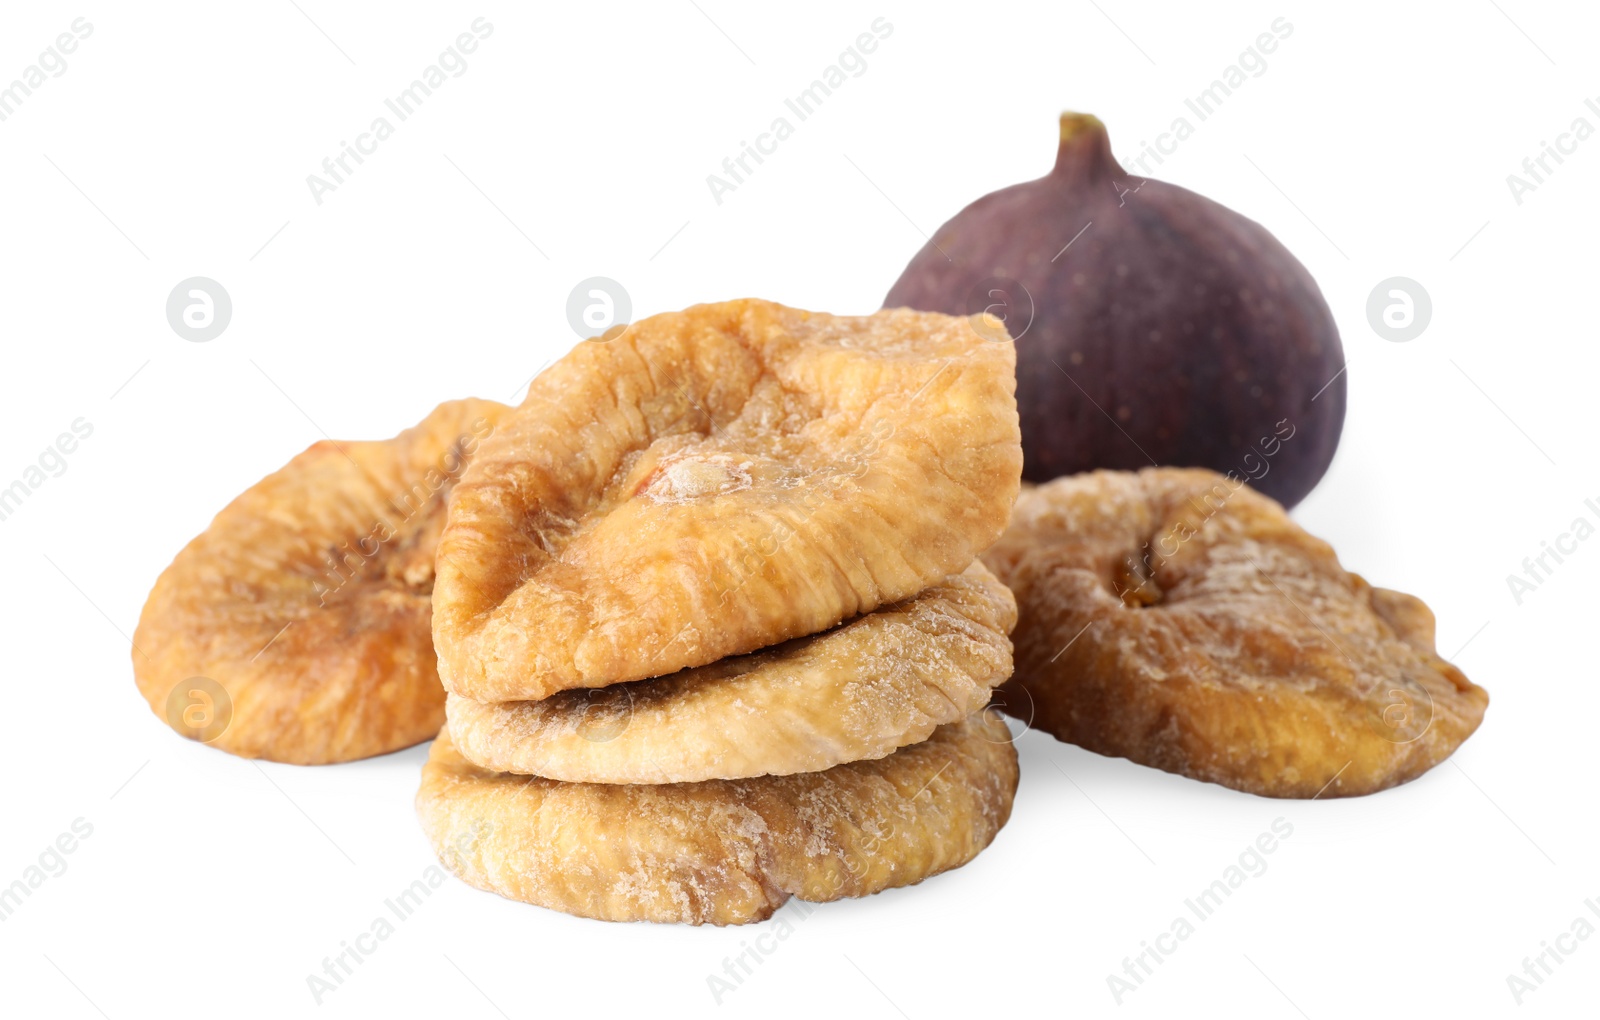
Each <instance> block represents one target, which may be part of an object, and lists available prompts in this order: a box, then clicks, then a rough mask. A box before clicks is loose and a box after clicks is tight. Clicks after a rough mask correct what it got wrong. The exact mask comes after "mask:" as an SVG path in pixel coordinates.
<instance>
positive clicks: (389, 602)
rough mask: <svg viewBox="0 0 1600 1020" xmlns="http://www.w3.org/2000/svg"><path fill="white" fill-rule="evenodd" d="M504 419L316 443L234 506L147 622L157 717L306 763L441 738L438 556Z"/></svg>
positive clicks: (436, 423)
mask: <svg viewBox="0 0 1600 1020" xmlns="http://www.w3.org/2000/svg"><path fill="white" fill-rule="evenodd" d="M508 410H509V408H507V407H505V406H504V405H501V404H496V403H493V402H490V401H485V400H457V401H452V402H449V403H445V404H441V405H439V407H438V408H436V409H435V410H434V411H433V413H432V414H430V415H428V417H427V418H425V419H423V421H422V422H421V424H419V425H417V426H416V427H415V428H412V429H408V430H406V431H405V432H402V433H400V435H398V436H396V437H395V438H393V439H389V440H382V441H376V442H348V443H346V442H334V441H332V440H327V441H323V442H319V443H314V444H313V445H312V446H311V447H310V448H309V449H307V450H306V451H305V452H304V453H301V454H300V455H299V456H297V457H295V458H294V459H293V460H291V461H290V462H289V463H288V464H287V465H285V466H284V467H283V468H282V469H280V470H278V471H276V472H274V473H273V474H271V475H268V476H267V477H266V478H264V479H262V480H261V481H260V482H258V483H256V484H255V485H254V486H252V487H251V488H250V489H248V490H247V491H246V492H245V493H244V494H243V495H241V496H240V497H239V498H237V499H235V500H234V501H233V502H232V503H230V504H228V506H227V507H226V508H225V509H223V511H222V512H221V513H219V514H218V515H217V516H216V519H215V520H213V521H212V522H211V526H210V527H209V528H207V529H206V531H205V532H204V533H203V534H201V535H200V536H199V537H198V538H196V539H195V540H194V541H192V542H190V543H189V544H188V545H187V546H185V547H184V549H183V551H182V552H180V553H178V555H177V558H176V559H174V560H173V562H172V565H171V566H169V567H167V569H166V570H165V571H164V572H163V573H162V574H161V577H160V578H159V579H158V580H157V581H156V584H155V588H154V590H152V591H151V593H150V598H149V600H148V601H147V602H146V603H145V606H144V612H143V613H142V614H141V615H140V618H139V628H138V630H137V631H136V632H135V633H134V652H133V667H134V678H135V679H136V681H137V682H138V685H139V690H140V692H141V693H142V694H143V695H144V697H145V700H146V701H148V702H149V703H150V707H151V708H152V709H154V710H155V712H156V714H157V715H159V716H161V717H162V718H164V719H166V720H167V721H168V724H169V725H171V726H172V728H173V729H175V730H177V731H178V732H179V733H181V734H183V735H184V736H190V737H197V738H199V739H202V740H205V741H206V742H207V743H210V744H212V745H214V746H216V747H220V748H222V749H223V750H225V751H230V752H232V753H233V754H237V755H242V756H243V757H246V758H269V759H271V760H273V761H282V762H292V763H296V764H303V765H312V764H325V763H329V762H340V761H350V760H353V759H356V758H365V757H368V756H370V755H374V754H383V753H385V752H388V751H394V750H397V749H399V748H402V747H408V746H410V745H412V744H415V743H419V742H421V741H424V740H427V739H429V738H430V737H432V736H433V735H434V734H435V733H436V732H438V729H439V727H440V725H442V723H443V721H444V689H443V688H442V687H441V686H440V684H439V678H438V673H437V671H436V669H435V665H434V654H433V641H432V636H431V633H430V617H431V612H430V597H431V594H432V590H433V555H434V547H435V545H436V543H437V541H438V536H439V532H440V530H441V528H442V527H443V524H444V508H445V500H446V498H447V496H448V494H449V490H450V488H451V486H452V485H453V484H454V483H455V482H456V480H457V479H458V478H459V477H460V474H461V471H462V470H463V468H464V467H465V465H466V463H467V461H468V460H469V459H470V458H471V457H472V455H473V454H474V452H475V451H476V450H477V449H479V445H480V444H481V443H482V442H483V440H484V439H486V438H487V437H488V436H489V435H490V434H491V433H492V432H493V430H494V428H495V424H496V422H498V421H499V419H500V417H501V415H502V413H504V412H505V411H508ZM146 656H148V658H146Z"/></svg>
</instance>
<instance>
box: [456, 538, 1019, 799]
mask: <svg viewBox="0 0 1600 1020" xmlns="http://www.w3.org/2000/svg"><path fill="white" fill-rule="evenodd" d="M1015 623H1016V602H1015V601H1013V599H1012V598H1011V592H1010V591H1008V590H1007V589H1006V587H1005V586H1004V585H1002V584H1001V583H1000V582H999V581H997V580H995V577H994V575H993V574H991V573H989V571H988V570H986V569H985V568H984V567H983V565H982V564H981V563H974V564H973V565H972V566H970V567H968V568H967V570H966V571H965V572H964V573H962V574H957V575H955V576H953V577H948V578H945V579H944V580H943V581H940V582H938V583H935V584H933V585H930V586H929V587H927V588H925V589H923V590H922V591H921V592H919V593H918V594H917V595H915V596H913V597H911V598H909V599H906V600H904V601H902V602H898V603H895V604H894V605H890V606H883V607H881V608H879V609H877V610H874V611H873V612H871V613H868V614H867V615H865V616H858V617H856V618H855V619H854V620H851V621H849V622H848V623H843V624H840V625H839V626H838V627H835V628H834V629H832V630H828V631H824V632H822V633H821V634H814V635H812V636H810V637H803V638H795V639H794V640H792V641H788V642H785V643H784V644H781V645H777V646H774V647H772V648H766V649H763V650H761V651H759V652H754V653H752V654H750V655H741V656H734V657H732V658H728V659H723V660H721V661H720V662H713V663H711V664H710V665H707V666H699V667H696V668H694V669H686V670H682V671H680V672H678V673H674V674H672V675H671V676H665V677H659V678H657V679H654V680H637V681H634V682H633V683H628V684H614V685H612V686H610V687H604V688H600V689H598V690H596V689H593V688H591V689H580V690H570V691H561V692H559V693H557V694H553V695H551V696H550V697H548V698H545V699H544V700H543V701H510V702H500V703H497V704H488V705H486V704H482V703H481V702H476V701H468V700H467V699H465V698H459V697H456V696H455V695H453V694H452V695H451V696H450V699H449V703H448V706H447V711H448V714H449V717H450V732H451V736H452V739H453V740H454V741H455V745H456V748H457V750H459V751H460V752H461V755H462V757H464V758H466V759H467V760H468V761H470V762H472V763H473V764H475V765H479V766H481V767H483V768H486V769H491V770H494V771H498V772H517V773H522V774H526V775H538V776H544V777H546V778H548V779H559V780H563V781H565V782H579V783H683V782H700V781H703V780H707V779H744V778H748V777H751V776H761V775H790V774H792V773H795V772H819V771H821V770H823V769H826V768H831V767H832V766H834V765H839V764H841V763H844V762H851V761H860V760H862V759H866V758H882V757H883V756H884V755H886V754H890V753H892V752H893V751H894V750H895V749H896V748H899V747H903V746H905V745H907V744H913V743H916V742H917V741H920V740H926V739H927V738H928V735H929V734H930V733H932V732H933V730H934V727H936V726H939V725H942V724H945V723H953V722H959V721H961V720H962V719H965V718H966V717H967V716H968V715H970V714H971V713H973V712H976V711H978V710H979V709H981V708H983V706H984V705H986V704H988V701H989V691H990V689H991V688H993V687H994V686H995V685H996V684H998V683H1000V682H1001V681H1002V680H1004V679H1005V678H1006V677H1008V676H1010V675H1011V642H1010V641H1009V640H1007V638H1006V634H1007V633H1009V632H1010V630H1011V627H1012V625H1013V624H1015Z"/></svg>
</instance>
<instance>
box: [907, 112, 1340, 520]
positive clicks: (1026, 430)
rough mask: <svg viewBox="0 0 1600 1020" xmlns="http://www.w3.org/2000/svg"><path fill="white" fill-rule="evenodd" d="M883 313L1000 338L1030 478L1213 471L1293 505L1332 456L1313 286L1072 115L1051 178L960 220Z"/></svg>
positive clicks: (1328, 377) (1333, 369) (1327, 370)
mask: <svg viewBox="0 0 1600 1020" xmlns="http://www.w3.org/2000/svg"><path fill="white" fill-rule="evenodd" d="M884 305H885V306H886V307H899V306H907V307H910V308H916V309H920V310H923V311H935V312H945V313H947V314H957V315H970V314H973V313H976V312H980V311H988V312H991V313H993V314H996V315H998V316H999V317H1000V318H1002V319H1003V320H1005V321H1006V323H1007V327H1008V329H1009V330H1010V331H1011V334H1012V337H1013V339H1014V340H1015V342H1016V345H1017V406H1018V411H1019V413H1020V414H1021V418H1022V450H1023V472H1022V473H1023V477H1024V478H1026V479H1028V480H1030V481H1047V480H1049V479H1051V478H1054V477H1056V476H1058V475H1064V474H1071V473H1075V472H1079V471H1087V470H1090V469H1093V468H1118V469H1127V468H1137V467H1145V466H1148V465H1150V464H1162V465H1176V466H1182V467H1204V468H1210V469H1212V470H1214V471H1219V472H1225V473H1228V472H1231V473H1232V474H1233V475H1234V476H1236V477H1238V478H1241V479H1243V480H1246V481H1249V482H1250V484H1251V485H1253V486H1254V487H1255V488H1256V489H1257V490H1259V491H1262V492H1265V493H1266V494H1268V495H1270V496H1272V497H1273V498H1275V499H1277V500H1278V501H1279V502H1280V503H1283V504H1284V505H1285V506H1293V505H1294V504H1295V503H1297V502H1299V501H1300V499H1301V498H1303V497H1304V496H1305V494H1306V493H1308V492H1310V491H1311V488H1312V486H1314V485H1316V483H1317V480H1318V479H1320V478H1321V477H1322V475H1323V472H1325V471H1326V470H1327V468H1328V463H1329V461H1331V460H1332V459H1333V452H1334V448H1335V447H1336V446H1337V445H1338V442H1339V432H1340V429H1341V427H1342V426H1343V424H1344V408H1345V380H1344V375H1343V373H1342V371H1341V369H1342V367H1343V365H1344V354H1343V350H1342V348H1341V347H1340V344H1339V331H1338V328H1337V326H1335V325H1334V321H1333V316H1332V315H1331V313H1330V312H1329V311H1328V305H1327V302H1325V301H1324V300H1323V298H1322V293H1321V291H1319V290H1318V289H1317V285H1316V282H1315V281H1314V280H1312V278H1311V274H1310V273H1308V272H1307V271H1306V268H1305V267H1304V266H1303V265H1301V264H1300V262H1299V261H1298V260H1297V259H1295V257H1294V256H1293V255H1291V254H1289V251H1288V250H1287V249H1286V248H1284V246H1283V245H1282V244H1280V243H1279V242H1278V240H1277V239H1276V238H1274V237H1273V236H1272V234H1270V233H1269V232H1268V231H1267V230H1266V228H1264V227H1262V226H1261V225H1260V224H1259V223H1256V222H1254V221H1253V220H1250V219H1247V218H1245V217H1244V216H1241V215H1239V214H1238V213H1236V212H1233V211H1232V210H1230V209H1227V208H1225V207H1224V206H1221V205H1219V204H1217V203H1216V202H1213V201H1211V200H1210V199H1207V198H1204V197H1202V196H1200V195H1197V194H1195V193H1194V192H1192V191H1187V190H1185V189H1183V188H1180V187H1178V186H1176V185H1173V184H1166V183H1163V182H1161V181H1154V180H1147V179H1144V178H1140V177H1137V176H1134V175H1131V174H1129V173H1128V172H1127V171H1125V170H1124V169H1123V168H1122V167H1121V166H1120V165H1118V163H1117V161H1116V159H1115V158H1113V157H1112V155H1111V143H1110V140H1109V138H1108V137H1107V135H1106V129H1105V125H1103V124H1102V123H1101V122H1100V121H1099V120H1098V119H1097V118H1095V117H1091V116H1087V115H1084V114H1073V113H1068V114H1063V115H1062V117H1061V142H1060V148H1059V149H1058V150H1057V152H1056V163H1055V168H1054V169H1053V170H1051V171H1050V173H1049V174H1048V175H1046V176H1044V177H1041V178H1039V179H1038V180H1035V181H1029V182H1027V183H1025V184H1018V185H1014V186H1012V187H1009V188H1003V189H1001V190H1000V191H996V192H994V193H992V194H989V195H985V196H984V197H982V198H980V199H978V200H977V201H976V202H973V203H972V204H971V205H969V206H967V207H966V208H965V209H963V210H961V211H960V212H959V213H957V214H956V215H955V217H954V218H952V219H951V220H950V221H949V222H948V223H946V224H944V226H942V227H940V228H939V230H938V231H937V232H936V233H935V234H934V236H933V238H932V240H931V242H930V243H929V244H927V245H926V246H924V248H923V249H922V250H921V251H919V252H918V253H917V255H916V256H915V257H914V258H913V259H912V260H911V263H910V265H908V266H907V267H906V269H905V272H904V273H902V274H901V276H900V279H899V280H897V281H896V282H895V284H894V286H893V287H892V288H891V289H890V290H889V294H888V296H887V297H886V298H885V299H884ZM982 321H983V320H975V322H978V323H981V322H982ZM975 328H980V329H981V328H983V327H982V326H981V325H975ZM996 336H997V338H999V337H998V331H996ZM1002 339H1003V338H1002Z"/></svg>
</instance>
